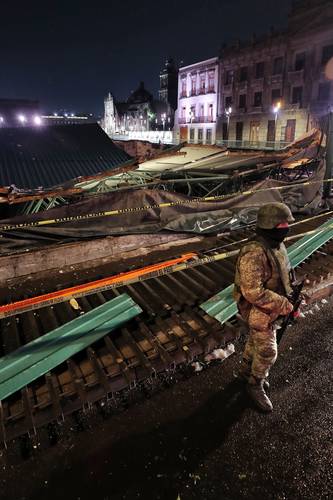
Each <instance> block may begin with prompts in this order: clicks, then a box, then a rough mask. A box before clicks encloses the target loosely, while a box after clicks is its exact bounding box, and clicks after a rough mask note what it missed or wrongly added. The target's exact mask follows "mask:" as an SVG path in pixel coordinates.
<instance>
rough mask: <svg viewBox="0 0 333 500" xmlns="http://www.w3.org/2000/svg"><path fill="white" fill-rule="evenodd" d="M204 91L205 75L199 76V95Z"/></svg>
mask: <svg viewBox="0 0 333 500" xmlns="http://www.w3.org/2000/svg"><path fill="white" fill-rule="evenodd" d="M205 90H206V74H205V73H201V74H200V94H204V93H205Z"/></svg>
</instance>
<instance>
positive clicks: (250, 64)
mask: <svg viewBox="0 0 333 500" xmlns="http://www.w3.org/2000/svg"><path fill="white" fill-rule="evenodd" d="M332 26H333V2H332V0H303V1H297V2H294V4H293V8H292V10H291V12H290V15H289V18H288V26H287V29H286V30H285V31H284V32H283V33H277V32H275V31H274V30H273V29H272V30H271V32H270V33H269V34H268V35H266V36H264V37H262V38H260V39H257V38H256V37H255V36H253V37H252V40H251V41H248V42H246V43H242V42H240V41H238V42H237V43H236V44H233V45H232V46H229V47H227V46H224V47H223V48H222V50H221V54H220V62H219V70H220V71H219V73H220V92H221V95H220V99H219V110H218V114H219V116H220V120H219V139H222V140H229V141H232V142H234V141H237V143H236V144H239V145H240V144H243V145H246V144H247V143H249V144H251V145H256V144H258V145H259V143H260V145H265V144H266V145H268V146H269V145H273V144H274V143H278V145H283V144H285V143H290V142H291V141H293V140H294V139H295V138H297V137H299V136H300V135H302V134H304V133H305V132H307V131H308V130H310V129H311V128H312V127H313V126H315V125H316V124H317V123H318V120H320V118H321V117H322V116H324V115H325V114H327V112H328V109H329V106H331V105H332V104H333V90H332V87H333V85H332V79H333V67H332V65H333V29H332Z"/></svg>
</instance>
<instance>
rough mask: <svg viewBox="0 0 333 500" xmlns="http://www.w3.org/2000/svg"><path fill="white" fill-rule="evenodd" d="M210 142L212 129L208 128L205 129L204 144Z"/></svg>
mask: <svg viewBox="0 0 333 500" xmlns="http://www.w3.org/2000/svg"><path fill="white" fill-rule="evenodd" d="M211 143H212V129H211V128H208V129H207V130H206V144H211Z"/></svg>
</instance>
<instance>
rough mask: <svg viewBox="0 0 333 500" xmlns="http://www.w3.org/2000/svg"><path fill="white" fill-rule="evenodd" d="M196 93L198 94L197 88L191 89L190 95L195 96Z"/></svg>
mask: <svg viewBox="0 0 333 500" xmlns="http://www.w3.org/2000/svg"><path fill="white" fill-rule="evenodd" d="M195 95H197V91H196V89H191V91H190V97H194V96H195Z"/></svg>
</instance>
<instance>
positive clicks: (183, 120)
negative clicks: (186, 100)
mask: <svg viewBox="0 0 333 500" xmlns="http://www.w3.org/2000/svg"><path fill="white" fill-rule="evenodd" d="M178 123H180V124H182V123H183V124H184V123H186V118H185V117H184V116H180V117H179V118H178Z"/></svg>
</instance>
